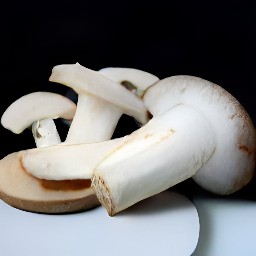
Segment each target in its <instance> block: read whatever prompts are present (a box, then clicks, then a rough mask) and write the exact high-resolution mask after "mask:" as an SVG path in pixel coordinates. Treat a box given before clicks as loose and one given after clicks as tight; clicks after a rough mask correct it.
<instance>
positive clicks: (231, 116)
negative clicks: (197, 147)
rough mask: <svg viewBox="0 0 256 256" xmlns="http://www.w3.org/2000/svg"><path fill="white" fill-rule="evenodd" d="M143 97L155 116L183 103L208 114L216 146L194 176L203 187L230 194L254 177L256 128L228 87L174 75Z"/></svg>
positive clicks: (218, 192)
mask: <svg viewBox="0 0 256 256" xmlns="http://www.w3.org/2000/svg"><path fill="white" fill-rule="evenodd" d="M143 100H144V103H145V105H146V106H147V108H148V109H149V111H150V112H151V113H152V114H153V115H158V114H160V113H163V112H164V111H166V110H168V109H170V108H172V107H173V106H176V105H177V104H180V103H183V104H186V105H190V106H193V107H194V108H195V109H197V110H198V111H201V112H202V113H204V114H205V115H206V116H207V118H208V120H209V122H210V123H211V126H212V128H213V130H214V132H215V137H216V148H215V150H214V153H213V155H212V157H211V159H209V161H207V163H206V164H205V165H204V166H202V168H201V169H200V170H199V171H198V172H197V173H196V174H195V175H194V177H193V179H194V180H195V181H196V182H197V183H198V184H199V185H200V186H201V187H203V188H204V189H206V190H208V191H211V192H213V193H215V194H220V195H228V194H231V193H234V192H236V191H238V190H240V189H241V188H242V187H244V186H245V185H246V184H248V182H249V181H250V180H251V179H252V177H253V175H254V169H255V161H256V160H255V156H256V132H255V128H254V126H253V122H252V120H251V118H250V116H249V114H248V113H247V111H246V110H245V109H244V107H243V106H242V105H241V104H240V102H239V101H238V100H237V99H236V98H234V97H233V96H232V95H231V94H230V93H229V92H228V91H226V90H225V89H224V88H222V87H220V86H219V85H217V84H214V83H212V82H210V81H207V80H204V79H202V78H199V77H193V76H173V77H168V78H165V79H163V80H161V81H159V82H158V83H156V84H155V85H154V86H152V87H150V88H149V89H148V90H147V91H146V93H145V95H144V98H143Z"/></svg>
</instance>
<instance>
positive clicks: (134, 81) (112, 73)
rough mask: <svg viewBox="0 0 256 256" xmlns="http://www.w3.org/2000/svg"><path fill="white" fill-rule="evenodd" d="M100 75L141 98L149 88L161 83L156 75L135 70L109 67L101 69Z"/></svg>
mask: <svg viewBox="0 0 256 256" xmlns="http://www.w3.org/2000/svg"><path fill="white" fill-rule="evenodd" d="M99 73H101V74H102V75H104V76H105V77H108V78H109V79H111V80H113V81H115V82H117V83H119V84H122V85H123V86H124V87H126V88H127V89H128V90H130V91H132V92H134V93H135V94H136V95H137V96H139V97H142V96H143V94H144V92H145V91H146V89H147V88H148V87H150V86H151V85H153V84H154V83H156V82H158V81H159V78H158V77H156V76H155V75H152V74H150V73H148V72H145V71H143V70H139V69H135V68H119V67H108V68H103V69H100V70H99Z"/></svg>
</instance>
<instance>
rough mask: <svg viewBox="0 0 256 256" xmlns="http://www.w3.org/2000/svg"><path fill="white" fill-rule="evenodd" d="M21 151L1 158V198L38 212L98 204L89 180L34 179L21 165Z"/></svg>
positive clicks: (78, 208)
mask: <svg viewBox="0 0 256 256" xmlns="http://www.w3.org/2000/svg"><path fill="white" fill-rule="evenodd" d="M23 153H24V151H20V152H17V153H12V154H9V155H7V156H6V157H4V158H3V159H2V160H1V161H0V198H1V199H2V200H3V201H5V202H6V203H8V204H9V205H11V206H13V207H16V208H18V209H22V210H26V211H31V212H40V213H66V212H75V211H82V210H87V209H90V208H92V207H96V206H98V205H99V201H98V199H97V197H96V196H95V193H94V192H93V190H92V188H91V184H90V180H72V181H69V180H65V181H59V182H57V181H50V180H43V179H37V178H36V177H34V176H32V175H30V174H28V173H27V172H26V170H25V169H24V168H23V166H22V155H23Z"/></svg>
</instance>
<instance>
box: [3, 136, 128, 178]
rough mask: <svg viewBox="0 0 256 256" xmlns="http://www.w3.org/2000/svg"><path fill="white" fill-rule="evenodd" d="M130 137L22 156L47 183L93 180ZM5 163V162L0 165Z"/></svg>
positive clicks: (28, 168)
mask: <svg viewBox="0 0 256 256" xmlns="http://www.w3.org/2000/svg"><path fill="white" fill-rule="evenodd" d="M127 138H128V137H122V138H118V139H113V140H108V141H104V142H95V143H83V144H73V145H66V144H63V143H62V144H60V145H55V146H52V147H47V148H36V149H31V150H26V151H24V152H23V154H22V158H21V161H22V165H23V167H24V169H25V170H26V171H27V172H28V173H30V174H32V175H33V176H35V177H37V178H41V179H47V180H72V179H91V177H92V172H93V170H94V168H95V167H96V166H97V165H98V164H99V163H100V162H101V161H102V160H103V159H104V158H106V157H108V156H109V155H111V154H112V153H113V152H115V151H116V150H118V149H119V147H121V145H123V144H124V143H125V142H126V140H127ZM0 162H1V161H0Z"/></svg>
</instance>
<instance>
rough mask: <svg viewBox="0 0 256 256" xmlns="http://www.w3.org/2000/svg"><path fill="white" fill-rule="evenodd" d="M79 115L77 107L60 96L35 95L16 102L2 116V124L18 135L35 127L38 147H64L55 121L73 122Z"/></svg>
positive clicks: (23, 97)
mask: <svg viewBox="0 0 256 256" xmlns="http://www.w3.org/2000/svg"><path fill="white" fill-rule="evenodd" d="M75 111H76V105H75V103H74V102H72V101H71V100H69V99H68V98H66V97H64V96H62V95H60V94H57V93H52V92H33V93H30V94H27V95H24V96H22V97H21V98H19V99H17V100H16V101H14V102H13V103H12V104H11V105H10V106H9V107H8V108H7V109H6V111H5V112H4V114H3V115H2V118H1V123H2V125H3V127H5V128H6V129H8V130H10V131H12V132H13V133H16V134H19V133H22V132H23V131H24V130H25V129H26V128H28V127H30V126H32V132H33V135H34V138H35V142H36V145H37V146H49V145H54V144H58V143H60V137H59V134H58V131H57V129H56V126H55V123H54V121H53V120H52V119H56V118H59V117H60V118H64V119H67V120H72V118H73V116H74V114H75Z"/></svg>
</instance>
